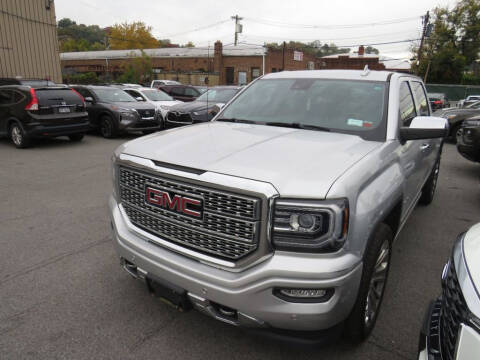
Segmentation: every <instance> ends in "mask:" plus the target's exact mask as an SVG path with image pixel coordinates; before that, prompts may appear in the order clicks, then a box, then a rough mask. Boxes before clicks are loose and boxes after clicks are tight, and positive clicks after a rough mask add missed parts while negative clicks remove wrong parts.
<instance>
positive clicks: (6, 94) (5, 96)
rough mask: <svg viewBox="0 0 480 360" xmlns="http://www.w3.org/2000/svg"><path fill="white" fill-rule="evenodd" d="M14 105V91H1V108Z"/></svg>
mask: <svg viewBox="0 0 480 360" xmlns="http://www.w3.org/2000/svg"><path fill="white" fill-rule="evenodd" d="M11 103H12V91H11V90H0V106H6V105H10V104H11Z"/></svg>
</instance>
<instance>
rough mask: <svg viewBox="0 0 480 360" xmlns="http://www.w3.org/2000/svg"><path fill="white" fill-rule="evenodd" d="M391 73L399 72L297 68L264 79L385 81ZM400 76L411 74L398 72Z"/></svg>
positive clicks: (271, 74)
mask: <svg viewBox="0 0 480 360" xmlns="http://www.w3.org/2000/svg"><path fill="white" fill-rule="evenodd" d="M392 74H399V73H395V72H392V71H376V70H369V71H368V72H365V71H364V70H299V71H282V72H277V73H270V74H267V75H265V76H264V77H263V78H264V79H298V78H305V79H307V78H308V79H312V78H314V79H344V80H366V81H387V80H388V77H389V76H391V75H392ZM399 75H401V76H411V75H408V74H399Z"/></svg>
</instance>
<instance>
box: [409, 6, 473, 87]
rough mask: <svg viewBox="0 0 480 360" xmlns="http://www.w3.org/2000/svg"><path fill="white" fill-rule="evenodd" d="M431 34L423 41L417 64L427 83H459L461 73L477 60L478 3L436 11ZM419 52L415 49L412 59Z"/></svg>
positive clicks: (417, 71) (415, 68)
mask: <svg viewBox="0 0 480 360" xmlns="http://www.w3.org/2000/svg"><path fill="white" fill-rule="evenodd" d="M432 23H433V26H434V27H433V31H432V33H431V35H430V37H429V38H427V40H426V41H425V45H424V47H423V51H422V54H421V58H420V62H419V64H414V70H415V71H416V73H417V74H419V75H420V76H422V77H423V76H425V74H426V73H427V71H428V75H427V81H428V82H433V83H461V82H462V80H463V79H464V78H465V76H464V73H465V70H466V67H467V66H470V65H471V64H472V63H473V62H474V61H475V60H477V59H478V53H479V51H480V1H479V0H461V1H459V2H458V3H457V4H456V5H455V6H454V8H453V9H449V8H448V7H437V8H435V9H434V10H433V15H432ZM417 52H418V49H414V54H415V56H416V55H417Z"/></svg>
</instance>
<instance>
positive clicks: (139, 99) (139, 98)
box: [135, 96, 145, 101]
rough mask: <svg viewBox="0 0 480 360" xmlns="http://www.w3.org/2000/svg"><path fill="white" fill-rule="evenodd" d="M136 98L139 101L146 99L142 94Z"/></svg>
mask: <svg viewBox="0 0 480 360" xmlns="http://www.w3.org/2000/svg"><path fill="white" fill-rule="evenodd" d="M135 100H137V101H145V99H144V98H142V97H141V96H137V97H136V98H135Z"/></svg>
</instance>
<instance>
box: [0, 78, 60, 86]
mask: <svg viewBox="0 0 480 360" xmlns="http://www.w3.org/2000/svg"><path fill="white" fill-rule="evenodd" d="M1 85H25V86H31V87H39V86H42V87H45V86H59V84H55V83H54V82H53V81H51V80H47V79H34V78H31V79H24V78H21V79H16V78H0V86H1Z"/></svg>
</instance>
